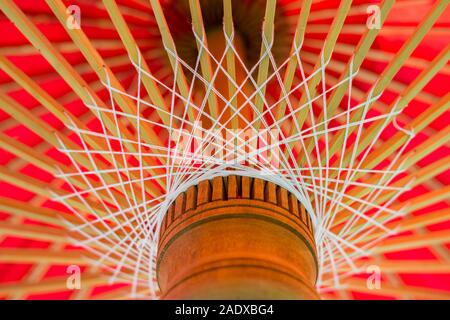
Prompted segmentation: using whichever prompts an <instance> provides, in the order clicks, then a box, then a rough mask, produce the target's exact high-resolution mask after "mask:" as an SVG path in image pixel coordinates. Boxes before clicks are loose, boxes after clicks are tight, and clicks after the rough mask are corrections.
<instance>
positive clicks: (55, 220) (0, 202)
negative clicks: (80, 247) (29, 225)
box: [0, 197, 80, 227]
mask: <svg viewBox="0 0 450 320" xmlns="http://www.w3.org/2000/svg"><path fill="white" fill-rule="evenodd" d="M0 210H1V211H3V212H5V213H8V214H11V215H13V216H17V217H20V218H22V219H31V220H34V221H38V222H41V223H47V224H51V225H54V226H57V227H65V226H66V224H65V223H64V221H68V222H71V223H77V222H78V223H79V222H80V220H79V219H78V218H75V217H74V216H72V215H70V214H67V213H65V212H63V211H59V210H52V209H48V208H44V207H38V206H33V205H30V204H28V203H24V202H22V201H17V200H13V199H9V198H4V197H0Z"/></svg>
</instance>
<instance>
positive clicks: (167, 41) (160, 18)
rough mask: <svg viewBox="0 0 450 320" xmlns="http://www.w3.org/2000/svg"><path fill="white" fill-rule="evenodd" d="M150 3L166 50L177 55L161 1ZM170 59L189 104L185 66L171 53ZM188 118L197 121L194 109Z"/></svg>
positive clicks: (179, 86) (190, 111)
mask: <svg viewBox="0 0 450 320" xmlns="http://www.w3.org/2000/svg"><path fill="white" fill-rule="evenodd" d="M150 3H151V7H152V10H153V14H154V15H155V18H156V22H157V24H158V28H159V31H160V34H161V38H162V42H163V44H164V46H165V47H166V48H167V49H166V50H170V51H171V52H172V53H175V54H177V49H176V47H175V42H174V41H173V38H172V35H171V33H170V29H169V26H168V25H167V21H166V18H165V17H164V13H163V11H162V8H161V4H160V3H159V0H150ZM177 55H178V54H177ZM168 58H169V61H170V65H171V67H172V71H173V74H174V75H176V77H175V79H174V81H176V83H177V87H178V90H179V91H180V95H181V96H182V97H183V98H184V99H185V100H186V101H187V102H190V101H191V97H190V96H189V85H188V83H187V80H186V75H185V74H184V70H183V66H182V65H181V64H180V63H179V62H178V61H177V60H176V58H175V57H174V56H173V55H171V54H169V53H168ZM188 116H189V120H190V121H195V119H196V113H195V111H194V110H193V108H189V109H188Z"/></svg>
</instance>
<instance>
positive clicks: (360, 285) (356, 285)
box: [345, 278, 450, 299]
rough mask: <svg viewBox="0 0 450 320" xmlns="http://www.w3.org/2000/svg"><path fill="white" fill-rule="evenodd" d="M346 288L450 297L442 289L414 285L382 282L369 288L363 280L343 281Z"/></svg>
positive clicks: (396, 295) (392, 293)
mask: <svg viewBox="0 0 450 320" xmlns="http://www.w3.org/2000/svg"><path fill="white" fill-rule="evenodd" d="M345 285H346V288H347V289H348V290H351V291H357V292H362V293H368V294H376V295H386V296H394V297H399V296H402V295H406V294H408V295H412V296H414V297H417V298H425V299H450V294H449V293H448V292H446V291H443V290H438V289H430V288H424V287H415V286H408V285H405V286H402V287H394V286H391V285H389V284H385V283H382V285H381V288H380V289H377V290H370V289H369V288H368V286H367V282H366V281H365V280H360V279H353V278H352V279H350V280H347V281H346V282H345Z"/></svg>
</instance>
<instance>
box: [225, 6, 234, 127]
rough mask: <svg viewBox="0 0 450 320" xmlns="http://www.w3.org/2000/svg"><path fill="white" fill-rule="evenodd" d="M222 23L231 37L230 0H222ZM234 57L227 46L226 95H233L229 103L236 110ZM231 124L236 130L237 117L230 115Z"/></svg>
mask: <svg viewBox="0 0 450 320" xmlns="http://www.w3.org/2000/svg"><path fill="white" fill-rule="evenodd" d="M223 24H224V31H225V35H226V36H227V37H228V39H232V36H233V34H234V25H233V8H232V2H231V0H223ZM231 41H232V43H233V45H234V39H232V40H231ZM234 59H235V54H234V51H233V50H232V49H231V48H229V49H228V50H227V53H226V61H227V72H228V75H229V76H230V78H231V79H228V96H229V97H234V98H233V99H231V101H230V104H231V106H232V107H233V109H235V110H238V105H237V96H235V93H236V91H237V88H236V87H235V85H234V84H233V81H234V83H237V79H236V63H235V60H234ZM231 125H232V128H233V129H234V130H237V128H238V118H237V117H232V119H231Z"/></svg>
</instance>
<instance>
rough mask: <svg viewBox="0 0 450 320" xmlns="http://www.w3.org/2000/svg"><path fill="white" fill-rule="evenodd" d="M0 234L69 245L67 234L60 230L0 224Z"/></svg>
mask: <svg viewBox="0 0 450 320" xmlns="http://www.w3.org/2000/svg"><path fill="white" fill-rule="evenodd" d="M0 234H2V235H8V236H12V237H20V238H25V239H33V240H37V241H48V242H60V243H65V244H69V241H70V240H69V239H68V237H67V235H68V233H67V231H65V230H62V229H55V228H50V227H41V226H35V225H24V224H22V225H14V224H11V223H7V222H0Z"/></svg>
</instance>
